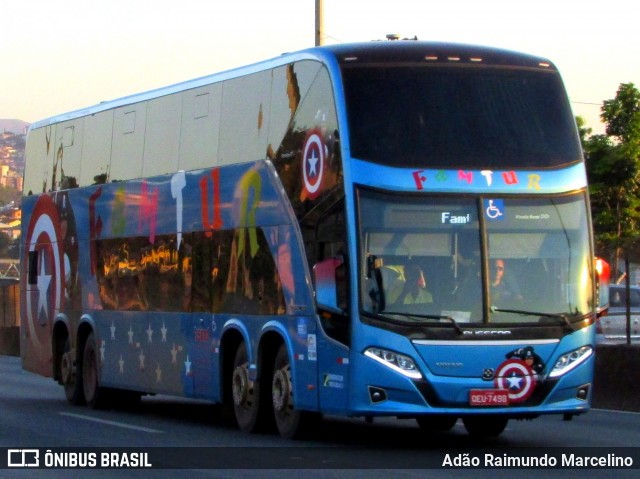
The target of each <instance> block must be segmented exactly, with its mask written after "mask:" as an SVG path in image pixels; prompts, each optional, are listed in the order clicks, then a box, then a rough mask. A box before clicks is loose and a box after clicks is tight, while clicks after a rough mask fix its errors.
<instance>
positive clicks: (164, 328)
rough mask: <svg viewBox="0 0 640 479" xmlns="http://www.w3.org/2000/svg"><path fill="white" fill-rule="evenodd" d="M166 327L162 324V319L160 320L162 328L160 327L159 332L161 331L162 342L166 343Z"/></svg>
mask: <svg viewBox="0 0 640 479" xmlns="http://www.w3.org/2000/svg"><path fill="white" fill-rule="evenodd" d="M167 331H168V330H167V327H166V326H165V325H164V321H162V329H160V332H161V333H162V342H163V343H166V342H167Z"/></svg>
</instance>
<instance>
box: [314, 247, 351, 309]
mask: <svg viewBox="0 0 640 479" xmlns="http://www.w3.org/2000/svg"><path fill="white" fill-rule="evenodd" d="M313 278H314V283H315V288H316V303H317V304H318V308H320V309H324V310H326V311H329V312H331V313H335V314H340V315H343V314H345V312H346V310H347V298H348V288H347V274H346V266H345V264H344V260H343V259H342V258H331V259H327V260H324V261H320V262H319V263H316V264H315V266H314V267H313Z"/></svg>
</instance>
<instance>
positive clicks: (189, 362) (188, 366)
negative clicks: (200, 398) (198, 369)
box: [184, 354, 191, 376]
mask: <svg viewBox="0 0 640 479" xmlns="http://www.w3.org/2000/svg"><path fill="white" fill-rule="evenodd" d="M184 367H185V368H186V372H185V373H186V375H187V376H189V375H190V374H191V361H189V355H188V354H187V360H186V361H185V362H184Z"/></svg>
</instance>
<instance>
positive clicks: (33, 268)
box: [28, 251, 38, 284]
mask: <svg viewBox="0 0 640 479" xmlns="http://www.w3.org/2000/svg"><path fill="white" fill-rule="evenodd" d="M37 282H38V252H37V251H29V277H28V284H36V283H37Z"/></svg>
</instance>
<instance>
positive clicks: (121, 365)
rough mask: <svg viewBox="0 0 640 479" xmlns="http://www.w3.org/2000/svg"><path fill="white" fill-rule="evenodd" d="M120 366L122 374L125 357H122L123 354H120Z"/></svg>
mask: <svg viewBox="0 0 640 479" xmlns="http://www.w3.org/2000/svg"><path fill="white" fill-rule="evenodd" d="M118 366H120V374H124V359H122V354H121V355H120V360H119V361H118Z"/></svg>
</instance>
